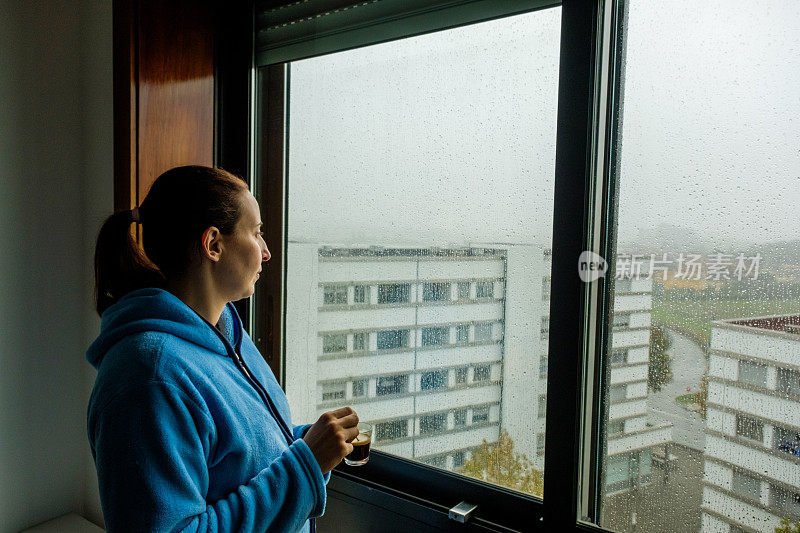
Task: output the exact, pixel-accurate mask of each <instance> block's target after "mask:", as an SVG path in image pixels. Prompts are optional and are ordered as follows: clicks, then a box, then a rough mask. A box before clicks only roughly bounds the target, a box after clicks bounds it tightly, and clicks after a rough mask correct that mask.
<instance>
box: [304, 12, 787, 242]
mask: <svg viewBox="0 0 800 533" xmlns="http://www.w3.org/2000/svg"><path fill="white" fill-rule="evenodd" d="M631 4H632V6H631V10H630V19H629V30H628V34H627V35H628V51H627V64H626V78H625V103H624V130H623V138H624V140H623V145H622V174H621V181H620V183H621V198H620V237H621V241H623V242H625V241H628V242H630V241H634V240H638V241H641V240H643V239H647V238H652V237H653V234H654V232H653V228H658V227H660V226H662V225H664V224H669V225H673V226H680V227H683V228H687V229H688V230H691V231H694V232H696V235H698V236H699V237H700V238H701V239H702V240H703V241H705V242H707V243H712V244H713V243H715V242H720V243H723V244H724V243H728V242H730V241H736V242H741V241H750V242H766V241H774V240H780V239H794V238H800V216H798V215H797V214H796V213H797V211H798V206H799V205H800V192H798V190H799V186H800V134H799V129H800V46H798V44H800V2H795V1H790V2H788V1H785V0H775V1H770V2H758V3H755V2H752V1H748V2H745V1H736V2H733V1H731V0H723V1H718V2H711V1H705V0H704V1H703V2H695V1H693V0H692V1H681V2H677V1H660V2H652V1H650V0H638V1H633V2H631ZM559 25H560V9H549V10H546V11H539V12H536V13H532V14H528V15H522V16H518V17H511V18H507V19H503V20H499V21H492V22H488V23H483V24H478V25H473V26H469V27H465V28H459V29H455V30H449V31H445V32H439V33H436V34H430V35H425V36H421V37H416V38H411V39H405V40H402V41H396V42H393V43H387V44H382V45H377V46H372V47H366V48H362V49H358V50H353V51H348V52H343V53H338V54H331V55H328V56H324V57H320V58H314V59H309V60H305V61H299V62H296V63H294V64H292V67H291V69H292V74H291V96H290V109H291V111H290V138H289V153H290V162H289V210H290V218H289V238H290V240H293V241H311V242H321V243H330V244H340V245H348V246H354V245H371V244H391V245H397V244H401V245H423V246H430V245H440V246H445V245H464V244H469V243H472V244H475V243H533V244H538V245H542V246H548V245H549V242H550V240H551V237H552V200H553V170H554V155H555V125H556V97H557V83H558V81H557V70H558V39H559ZM673 231H674V230H673ZM686 235H687V236H689V235H691V232H690V231H687V232H686ZM687 238H688V237H687ZM690 244H694V243H690Z"/></svg>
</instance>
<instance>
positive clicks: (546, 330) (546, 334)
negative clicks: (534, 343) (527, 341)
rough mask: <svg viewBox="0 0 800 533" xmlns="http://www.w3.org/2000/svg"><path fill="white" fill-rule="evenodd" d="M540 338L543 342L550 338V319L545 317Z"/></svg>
mask: <svg viewBox="0 0 800 533" xmlns="http://www.w3.org/2000/svg"><path fill="white" fill-rule="evenodd" d="M539 338H540V339H541V340H543V341H546V340H548V339H549V338H550V317H549V316H543V317H542V328H541V330H540V333H539Z"/></svg>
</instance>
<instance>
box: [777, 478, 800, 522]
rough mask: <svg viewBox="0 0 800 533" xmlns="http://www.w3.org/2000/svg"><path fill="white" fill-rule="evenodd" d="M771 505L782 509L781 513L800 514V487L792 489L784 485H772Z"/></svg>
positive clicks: (779, 509)
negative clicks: (787, 488)
mask: <svg viewBox="0 0 800 533" xmlns="http://www.w3.org/2000/svg"><path fill="white" fill-rule="evenodd" d="M769 505H770V507H773V508H774V509H776V510H778V511H781V514H790V515H794V516H800V489H798V490H792V491H790V490H786V489H785V488H783V487H778V486H776V485H770V487H769Z"/></svg>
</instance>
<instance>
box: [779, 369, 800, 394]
mask: <svg viewBox="0 0 800 533" xmlns="http://www.w3.org/2000/svg"><path fill="white" fill-rule="evenodd" d="M778 391H779V392H782V393H784V394H794V395H795V396H800V371H798V370H791V369H788V368H779V369H778Z"/></svg>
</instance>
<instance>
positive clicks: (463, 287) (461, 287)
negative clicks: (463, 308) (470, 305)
mask: <svg viewBox="0 0 800 533" xmlns="http://www.w3.org/2000/svg"><path fill="white" fill-rule="evenodd" d="M469 285H470V283H469V281H459V282H458V299H459V300H468V299H469Z"/></svg>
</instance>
